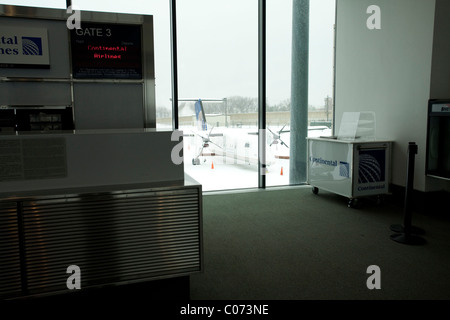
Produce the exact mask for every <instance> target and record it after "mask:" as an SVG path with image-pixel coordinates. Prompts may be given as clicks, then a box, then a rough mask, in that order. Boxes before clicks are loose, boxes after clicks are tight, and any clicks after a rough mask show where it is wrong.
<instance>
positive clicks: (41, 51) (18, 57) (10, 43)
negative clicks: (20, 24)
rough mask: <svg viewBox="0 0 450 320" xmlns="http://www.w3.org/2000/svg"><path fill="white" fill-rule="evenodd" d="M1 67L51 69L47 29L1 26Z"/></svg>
mask: <svg viewBox="0 0 450 320" xmlns="http://www.w3.org/2000/svg"><path fill="white" fill-rule="evenodd" d="M0 67H2V68H49V67H50V59H49V51H48V33H47V29H44V28H13V27H4V26H1V28H0Z"/></svg>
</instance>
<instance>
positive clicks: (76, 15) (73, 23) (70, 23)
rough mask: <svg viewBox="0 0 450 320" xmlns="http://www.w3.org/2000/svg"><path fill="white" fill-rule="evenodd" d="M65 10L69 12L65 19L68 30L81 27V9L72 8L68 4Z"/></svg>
mask: <svg viewBox="0 0 450 320" xmlns="http://www.w3.org/2000/svg"><path fill="white" fill-rule="evenodd" d="M66 12H67V14H70V17H68V18H67V21H66V25H67V28H68V29H69V30H73V29H81V11H80V10H76V9H72V6H69V7H67V11H66Z"/></svg>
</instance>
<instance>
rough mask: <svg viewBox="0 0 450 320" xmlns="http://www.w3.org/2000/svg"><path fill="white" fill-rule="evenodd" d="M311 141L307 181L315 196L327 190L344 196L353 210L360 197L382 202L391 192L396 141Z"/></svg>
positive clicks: (321, 139) (314, 139) (309, 139)
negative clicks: (392, 148)
mask: <svg viewBox="0 0 450 320" xmlns="http://www.w3.org/2000/svg"><path fill="white" fill-rule="evenodd" d="M307 141H308V161H307V162H308V169H307V180H308V184H310V185H311V186H312V187H313V190H312V191H313V193H314V194H317V193H318V192H319V189H323V190H326V191H330V192H333V193H336V194H339V195H342V196H344V197H347V198H348V199H349V201H348V207H350V208H353V207H355V206H356V203H357V199H358V198H360V197H366V196H379V199H382V196H383V195H385V194H388V193H389V183H390V177H391V174H390V169H391V165H390V159H391V147H392V141H389V140H373V139H370V140H364V139H355V140H339V139H333V138H326V137H325V138H307Z"/></svg>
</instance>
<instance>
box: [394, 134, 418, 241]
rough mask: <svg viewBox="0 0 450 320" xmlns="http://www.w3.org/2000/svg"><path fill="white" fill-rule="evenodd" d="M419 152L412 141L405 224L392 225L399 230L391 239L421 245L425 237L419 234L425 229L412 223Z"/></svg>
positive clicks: (410, 145)
mask: <svg viewBox="0 0 450 320" xmlns="http://www.w3.org/2000/svg"><path fill="white" fill-rule="evenodd" d="M416 154H417V145H416V143H415V142H410V143H409V145H408V164H407V177H406V192H405V203H404V209H403V211H404V225H403V226H401V225H392V226H391V230H392V231H394V232H398V233H396V234H393V235H391V239H392V240H394V241H396V242H400V243H404V244H413V245H419V244H424V243H425V242H426V241H425V239H423V238H421V237H419V236H418V235H417V234H423V233H424V231H423V230H422V229H420V228H417V227H414V226H412V224H411V220H412V203H411V194H412V192H413V185H414V161H415V155H416Z"/></svg>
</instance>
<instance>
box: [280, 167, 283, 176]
mask: <svg viewBox="0 0 450 320" xmlns="http://www.w3.org/2000/svg"><path fill="white" fill-rule="evenodd" d="M282 175H283V167H281V172H280V176H282Z"/></svg>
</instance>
